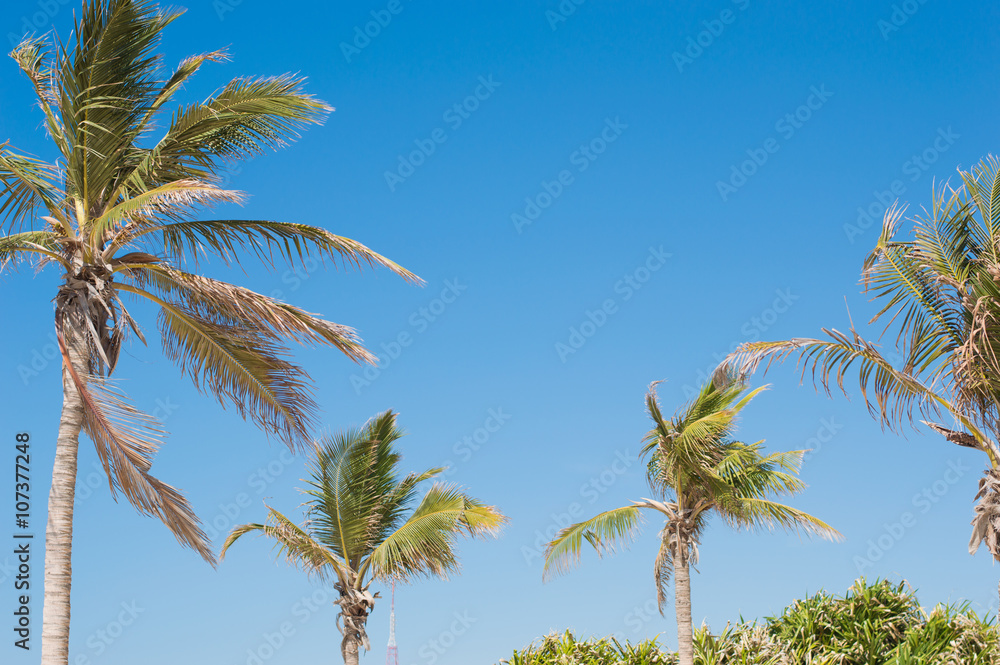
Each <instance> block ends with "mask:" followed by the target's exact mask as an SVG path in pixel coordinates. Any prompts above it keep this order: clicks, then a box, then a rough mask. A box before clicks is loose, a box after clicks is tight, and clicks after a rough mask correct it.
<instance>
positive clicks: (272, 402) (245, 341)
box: [0, 0, 420, 560]
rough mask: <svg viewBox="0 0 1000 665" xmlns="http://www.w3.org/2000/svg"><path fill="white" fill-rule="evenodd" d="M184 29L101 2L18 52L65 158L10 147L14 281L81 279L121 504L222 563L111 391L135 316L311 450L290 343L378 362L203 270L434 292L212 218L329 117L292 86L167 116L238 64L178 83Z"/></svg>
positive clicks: (4, 187)
mask: <svg viewBox="0 0 1000 665" xmlns="http://www.w3.org/2000/svg"><path fill="white" fill-rule="evenodd" d="M181 13H182V12H181V11H179V10H173V9H160V8H159V7H158V6H157V5H156V4H155V3H154V2H151V1H150V0H87V1H86V2H85V3H84V7H83V11H82V12H81V14H80V15H79V16H78V17H77V19H76V22H75V30H74V33H73V35H72V37H71V39H69V40H68V41H66V42H62V41H59V40H57V39H54V38H53V39H52V40H49V39H47V38H46V37H39V38H36V37H30V38H26V39H25V40H24V41H23V42H21V44H20V45H18V46H17V47H16V48H15V49H14V50H13V52H12V53H11V56H12V57H13V58H14V60H15V61H16V62H17V64H18V66H19V67H20V69H21V71H22V72H23V73H24V74H25V76H26V77H27V79H28V82H29V84H30V85H31V86H32V89H33V91H34V93H35V96H36V98H37V103H38V106H39V108H40V110H41V112H42V115H43V116H44V121H45V127H46V130H47V132H48V135H49V137H50V138H51V139H52V142H53V143H54V144H55V150H54V151H53V156H52V157H51V158H50V159H48V160H45V159H39V158H36V157H33V156H30V155H27V154H25V153H23V152H22V151H18V150H16V149H15V148H13V147H12V146H11V145H10V144H9V142H5V143H0V271H9V270H12V269H17V268H19V267H22V266H26V265H34V266H36V267H38V268H44V267H47V266H49V265H57V266H59V267H61V268H62V270H63V271H64V272H65V278H64V283H63V285H62V287H61V288H60V292H59V294H58V296H57V298H56V331H57V337H58V338H59V340H60V347H61V350H62V353H63V357H64V360H65V362H66V364H67V365H68V366H70V371H71V373H72V379H73V381H74V383H75V385H76V388H77V390H78V391H79V392H80V394H81V396H82V397H83V400H84V405H85V421H84V429H85V431H86V432H87V434H88V435H89V437H90V438H91V439H92V440H93V442H94V444H95V446H96V448H97V452H98V454H99V457H100V459H101V462H102V464H103V465H104V468H105V470H106V471H107V473H108V478H109V484H110V487H111V490H112V492H113V493H115V492H117V491H121V492H123V493H124V494H125V496H126V498H127V499H128V500H129V501H130V502H131V503H132V504H133V505H135V506H136V507H137V508H138V509H139V510H140V511H141V512H143V513H146V514H152V515H157V516H158V517H160V518H161V519H162V520H163V521H164V522H165V523H166V524H167V525H168V526H169V527H170V528H171V529H172V530H173V532H174V534H175V536H177V538H178V539H179V540H180V541H181V542H182V543H184V544H186V545H189V546H191V547H194V548H196V549H197V550H198V551H199V552H200V553H201V554H202V556H204V557H205V558H206V559H209V560H212V555H211V551H210V547H209V545H208V543H207V537H206V536H205V534H204V532H203V531H202V529H201V528H200V526H199V523H198V520H197V518H196V517H195V516H194V514H193V512H192V511H191V508H190V506H189V505H188V504H187V502H186V500H185V499H184V497H183V496H182V495H181V494H180V493H179V492H178V491H177V490H175V489H174V488H172V487H170V486H169V485H165V484H163V483H161V482H160V481H158V480H157V479H155V478H153V477H152V476H151V475H150V474H149V469H150V467H151V464H152V459H153V455H154V453H155V451H156V449H157V447H158V445H159V443H160V438H161V436H162V434H163V433H162V432H161V431H160V430H159V429H158V427H157V424H156V422H155V421H154V420H153V419H152V418H150V417H149V416H147V415H145V414H143V413H141V412H139V411H138V410H137V409H136V408H135V407H133V406H132V404H131V403H130V402H129V400H128V399H127V397H126V396H125V395H124V394H123V393H121V392H120V391H119V390H118V389H117V388H116V387H115V385H114V384H113V383H112V382H111V380H110V376H111V374H112V373H113V371H114V369H115V366H116V363H117V360H118V356H119V353H120V351H121V348H122V346H123V345H124V344H125V343H126V342H127V340H128V338H129V337H130V335H135V336H136V337H138V338H139V340H140V341H142V342H143V343H145V337H144V335H143V333H142V330H141V328H140V326H139V324H138V323H137V322H136V321H135V319H133V317H132V316H131V314H130V312H129V309H128V308H127V307H126V304H128V305H129V306H131V305H132V304H133V303H135V302H147V303H152V304H153V305H154V306H156V307H157V308H158V310H159V318H158V326H159V331H160V336H161V340H162V344H163V351H164V353H165V354H166V355H167V356H168V357H169V358H170V359H171V360H173V361H174V362H175V363H176V364H177V365H178V367H179V368H180V369H181V372H182V373H183V374H185V375H187V376H188V377H189V378H190V379H191V380H192V381H193V382H194V384H195V385H196V386H197V387H198V388H199V389H200V390H202V391H204V392H207V393H209V394H211V395H212V396H214V397H215V398H216V399H218V400H219V402H220V403H221V404H222V405H223V406H230V407H232V408H234V409H235V410H236V412H237V413H239V414H240V416H242V417H243V418H245V419H248V420H250V421H251V422H253V423H254V424H256V425H258V426H259V427H261V428H262V429H263V430H264V431H265V432H266V433H267V434H268V435H270V436H274V437H276V438H278V439H280V440H281V441H283V442H285V443H286V444H288V445H289V446H297V445H301V444H302V443H304V442H305V441H307V440H308V437H309V431H310V429H311V427H312V426H313V425H314V419H315V414H316V404H315V402H314V401H313V399H312V396H311V386H312V384H311V380H310V378H309V376H308V375H307V374H306V373H305V372H304V371H303V370H302V369H301V368H300V367H298V366H297V365H295V364H294V363H292V362H291V361H290V359H289V348H288V344H289V343H290V342H295V343H304V344H316V345H327V346H332V347H334V348H337V349H339V350H340V351H342V352H343V353H344V354H346V355H347V356H348V357H349V358H351V359H352V360H354V361H358V362H372V361H374V356H372V354H370V353H369V352H368V351H367V350H366V349H365V348H364V347H363V346H362V345H361V341H360V339H359V338H358V336H357V335H356V334H355V332H354V331H353V330H352V329H351V328H348V327H346V326H343V325H339V324H336V323H331V322H329V321H325V320H323V319H321V318H319V317H317V316H315V315H313V314H310V313H308V312H306V311H304V310H302V309H299V308H297V307H294V306H292V305H289V304H286V303H284V302H281V301H278V300H275V299H273V298H269V297H267V296H264V295H260V294H257V293H254V292H253V291H250V290H248V289H244V288H240V287H238V286H234V285H231V284H228V283H225V282H222V281H218V280H214V279H210V278H207V277H203V276H199V275H197V274H195V273H194V272H193V271H194V270H195V269H196V268H197V260H198V259H199V258H205V257H216V258H218V259H220V260H221V261H222V262H223V263H225V264H231V263H239V261H240V254H242V253H247V252H249V253H250V254H253V255H254V256H255V257H256V258H257V259H259V260H262V261H263V262H264V264H265V266H266V267H274V265H275V263H276V262H280V263H282V264H288V265H297V264H300V263H302V262H304V261H306V260H312V259H319V260H329V261H331V262H333V263H334V264H342V265H350V266H355V267H361V266H373V267H374V266H381V267H386V268H388V269H390V270H392V271H393V272H395V273H397V274H399V275H401V276H402V277H403V278H404V279H406V280H408V281H411V282H419V281H420V280H419V278H418V277H416V276H415V275H414V274H412V273H410V272H409V271H407V270H405V269H404V268H402V267H400V266H398V265H397V264H395V263H394V262H392V261H390V260H389V259H386V258H385V257H383V256H381V255H379V254H377V253H375V252H373V251H372V250H370V249H368V248H367V247H365V246H364V245H362V244H361V243H358V242H356V241H354V240H351V239H348V238H343V237H340V236H337V235H334V234H333V233H330V232H329V231H327V230H326V229H323V228H320V227H317V226H309V225H305V224H297V223H290V222H277V221H268V220H242V219H210V218H209V219H205V216H206V215H207V213H208V211H209V210H210V209H211V208H212V207H213V206H216V205H220V204H228V203H239V202H241V201H242V200H243V196H242V194H241V193H240V192H237V191H231V190H227V189H223V188H222V187H221V183H222V178H221V177H220V175H219V174H220V172H221V170H222V169H223V168H224V167H225V166H226V165H227V164H232V163H234V162H236V161H239V160H243V159H248V158H251V157H254V156H256V155H259V154H262V153H263V152H264V151H266V150H268V149H277V148H279V147H282V146H284V145H286V144H287V143H289V142H290V141H292V140H293V139H294V138H296V136H297V132H298V131H299V130H301V129H302V128H304V127H305V126H307V125H310V124H317V123H319V122H321V121H322V119H323V117H324V116H325V115H326V114H327V113H328V112H329V111H330V110H331V108H330V107H329V106H328V105H327V104H325V103H324V102H322V101H319V100H317V99H315V98H314V97H313V96H311V95H309V94H307V93H306V92H305V91H304V88H303V84H304V79H302V78H299V77H295V76H288V75H284V76H276V77H263V78H237V79H234V80H233V81H231V82H230V83H228V84H227V85H225V86H224V87H223V88H222V89H221V90H219V91H218V92H216V93H215V94H213V95H211V96H209V97H208V98H207V99H205V100H204V101H202V102H197V103H192V104H188V105H185V106H181V107H178V108H176V109H173V110H172V111H170V110H168V104H169V103H170V102H171V100H172V98H173V97H174V95H175V94H176V93H177V92H178V90H180V89H181V87H182V86H183V85H184V84H185V82H187V81H188V80H189V79H190V78H191V77H192V76H193V75H194V74H195V73H196V72H198V70H199V69H200V68H201V67H202V66H203V65H205V64H207V63H209V62H218V61H222V60H225V59H227V57H228V56H227V54H226V53H225V52H224V51H214V52H210V53H205V54H201V55H197V56H192V57H190V58H187V59H185V60H184V61H183V62H181V63H180V65H179V66H178V67H177V68H176V69H175V70H174V71H173V73H171V74H170V75H169V76H166V77H165V78H164V77H163V75H162V74H161V72H162V71H164V70H162V69H161V56H160V55H159V54H158V53H157V48H158V46H159V43H160V38H161V35H162V32H163V30H164V28H166V26H167V25H169V24H170V23H172V22H173V21H174V20H176V19H177V18H178V17H179V16H180V15H181ZM79 338H82V342H81V343H82V344H83V345H84V355H85V356H87V357H88V358H87V362H86V365H87V366H86V367H83V368H76V367H72V363H70V362H69V354H68V351H67V345H68V344H69V343H70V342H71V341H72V339H79Z"/></svg>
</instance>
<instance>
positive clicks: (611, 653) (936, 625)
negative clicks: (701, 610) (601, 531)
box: [500, 578, 1000, 665]
mask: <svg viewBox="0 0 1000 665" xmlns="http://www.w3.org/2000/svg"><path fill="white" fill-rule="evenodd" d="M694 656H695V658H694V662H695V665H1000V628H998V626H997V625H996V623H995V622H994V620H993V619H991V618H988V617H987V618H980V617H979V616H977V615H976V613H975V612H973V611H972V610H971V609H969V606H968V604H965V605H961V606H957V607H956V606H938V607H935V608H934V609H933V610H932V611H931V612H930V613H929V614H928V613H925V612H924V611H923V610H922V609H921V608H920V605H919V603H918V602H917V599H916V597H915V596H914V594H913V592H912V591H910V590H909V589H908V588H907V585H906V583H905V582H903V583H900V584H893V583H891V582H888V581H886V580H876V581H875V582H873V583H871V584H869V583H867V582H866V581H865V580H864V578H862V579H859V580H857V581H856V582H855V583H854V584H853V585H852V586H851V588H850V589H848V591H847V593H846V594H844V596H842V597H837V596H832V595H830V594H828V593H825V592H822V591H821V592H819V593H817V594H815V595H813V596H811V597H809V598H807V599H805V600H797V601H795V602H794V603H792V604H791V605H789V606H788V607H787V608H785V610H784V611H783V612H782V613H781V615H780V616H777V617H768V618H767V619H766V620H765V622H764V623H763V624H757V623H756V622H754V623H749V624H748V623H740V624H736V625H730V624H727V625H726V627H725V628H724V629H723V630H722V631H721V632H720V633H718V634H712V632H711V631H710V630H709V628H708V626H702V627H701V628H699V629H697V630H696V631H694ZM500 662H501V663H506V664H508V665H653V664H655V665H675V664H676V663H677V655H676V654H674V653H671V652H665V651H662V650H661V649H660V647H659V645H658V644H657V641H656V640H647V641H645V642H640V643H638V644H636V645H632V644H630V643H629V642H626V643H625V644H624V645H623V644H622V643H621V642H619V641H618V640H617V639H615V638H614V637H605V638H601V639H592V640H585V641H580V640H577V639H576V638H575V637H574V636H573V634H572V633H570V632H569V631H566V633H564V634H563V635H561V636H559V635H549V636H547V637H545V638H544V639H543V640H542V641H541V643H540V644H538V645H537V646H536V645H532V646H529V647H527V648H526V649H524V650H523V651H515V652H514V655H513V656H512V657H511V658H510V660H505V661H500Z"/></svg>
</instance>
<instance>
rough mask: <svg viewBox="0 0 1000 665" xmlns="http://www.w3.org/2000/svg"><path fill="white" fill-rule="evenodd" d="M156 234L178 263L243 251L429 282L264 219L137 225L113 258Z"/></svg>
mask: <svg viewBox="0 0 1000 665" xmlns="http://www.w3.org/2000/svg"><path fill="white" fill-rule="evenodd" d="M152 233H155V234H157V235H159V236H160V238H161V239H162V247H163V249H164V251H165V252H166V254H167V255H168V256H170V257H172V258H174V259H175V260H177V261H178V262H183V261H185V260H197V257H198V254H199V253H200V252H204V251H206V250H207V251H211V252H212V253H213V254H215V255H216V256H218V257H219V258H221V259H222V260H223V261H225V262H226V263H227V265H228V264H230V263H231V262H237V263H238V261H239V259H238V256H239V251H238V250H251V251H252V252H254V253H255V254H256V256H257V257H258V258H259V259H261V260H262V261H264V262H266V263H269V264H270V263H272V262H273V260H274V256H275V254H277V256H278V257H279V259H281V260H282V261H284V262H286V263H288V264H289V265H295V264H296V263H300V264H302V263H303V262H304V261H305V260H306V259H310V258H312V257H314V256H315V257H317V258H318V259H319V260H326V259H329V260H331V261H332V262H333V263H334V265H336V264H338V263H340V264H343V265H344V266H345V267H346V266H353V267H356V268H359V269H360V268H362V267H363V266H365V265H367V266H369V267H372V268H376V267H381V268H388V269H389V270H391V271H392V272H394V273H396V274H397V275H399V276H401V277H402V278H403V279H405V280H406V281H408V282H411V283H414V284H421V283H423V280H421V279H420V278H419V277H417V276H416V275H414V274H413V273H411V272H410V271H409V270H406V269H405V268H403V267H401V266H399V265H398V264H396V263H395V262H394V261H391V260H389V259H387V258H386V257H384V256H382V255H380V254H378V253H376V252H374V251H372V250H370V249H368V248H367V247H365V246H364V245H363V244H361V243H360V242H357V241H355V240H351V239H350V238H344V237H342V236H338V235H335V234H333V233H330V232H329V231H327V230H326V229H322V228H319V227H316V226H309V225H307V224H292V223H288V222H273V221H260V220H238V219H237V220H234V219H229V220H211V221H184V222H176V223H172V224H155V223H154V224H148V225H139V224H137V225H135V226H134V227H133V228H131V229H129V230H128V231H127V232H126V233H123V234H121V235H120V236H119V237H118V238H116V239H115V241H114V242H113V243H112V244H111V245H109V249H108V252H109V255H110V253H111V252H114V251H117V250H118V249H119V248H121V247H124V246H125V245H127V244H129V243H132V242H134V241H136V240H138V239H139V238H142V237H143V236H146V235H149V234H152Z"/></svg>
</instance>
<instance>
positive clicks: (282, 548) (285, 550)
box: [219, 506, 349, 584]
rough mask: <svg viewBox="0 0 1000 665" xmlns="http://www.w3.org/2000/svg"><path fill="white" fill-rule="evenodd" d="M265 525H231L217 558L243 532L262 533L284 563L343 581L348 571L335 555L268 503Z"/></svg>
mask: <svg viewBox="0 0 1000 665" xmlns="http://www.w3.org/2000/svg"><path fill="white" fill-rule="evenodd" d="M267 510H268V513H267V524H241V525H240V526H237V527H235V528H233V530H232V531H231V532H230V533H229V535H228V536H227V537H226V541H225V542H224V543H223V545H222V550H221V551H220V552H219V561H222V560H223V559H225V556H226V552H228V551H229V548H230V547H232V546H233V543H235V542H236V541H237V540H239V539H240V538H241V537H243V536H245V535H246V534H248V533H249V534H255V535H258V536H265V537H267V538H270V539H271V540H273V541H274V547H275V548H276V549H277V554H276V556H277V557H279V558H283V559H284V560H285V561H286V563H288V564H289V565H292V566H294V567H296V568H299V569H301V570H303V571H305V572H306V573H307V574H309V575H312V576H315V577H317V578H318V579H327V578H328V576H329V575H330V573H333V575H334V576H335V577H336V578H337V581H338V582H340V583H341V584H345V583H346V582H347V580H348V578H349V573H348V570H347V568H346V566H345V565H344V562H343V561H341V560H340V559H339V558H338V557H337V555H336V554H334V553H333V552H331V551H330V550H328V549H327V548H326V547H324V546H323V544H322V543H320V542H319V541H317V540H315V539H314V538H313V537H312V536H310V535H309V534H308V533H306V532H305V531H304V530H303V529H302V528H300V527H299V526H298V525H296V524H295V522H293V521H292V520H290V519H289V518H288V517H286V516H285V515H284V514H283V513H281V512H279V511H277V510H275V509H274V508H271V507H270V506H267Z"/></svg>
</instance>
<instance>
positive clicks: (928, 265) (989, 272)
mask: <svg viewBox="0 0 1000 665" xmlns="http://www.w3.org/2000/svg"><path fill="white" fill-rule="evenodd" d="M959 175H960V176H961V179H962V183H963V184H962V186H961V187H959V188H957V189H955V188H952V187H950V186H949V185H947V184H946V185H944V186H943V187H942V188H941V189H940V190H934V191H933V192H932V205H931V208H930V210H925V211H924V214H922V215H916V216H913V217H911V218H909V220H908V221H910V222H912V224H913V239H912V240H901V239H898V238H897V236H898V235H899V232H900V227H901V225H902V222H903V221H904V215H905V208H900V207H897V206H893V207H892V208H890V209H889V210H888V211H887V212H886V214H885V219H884V222H883V226H882V233H881V235H880V237H879V238H878V241H877V242H876V245H875V249H873V250H872V252H871V254H870V255H869V256H868V258H867V259H866V260H865V263H864V269H863V273H862V275H863V283H864V285H865V290H866V291H870V292H873V293H874V296H875V299H876V300H880V301H881V303H882V305H881V309H879V311H878V312H877V313H876V314H875V316H874V317H873V318H872V320H871V321H870V323H875V322H877V321H879V320H880V319H882V318H883V317H884V318H886V319H888V322H887V323H886V326H885V331H886V332H887V331H888V329H889V328H890V327H892V326H893V324H896V325H897V326H898V330H897V331H896V333H895V335H894V336H895V339H896V349H895V351H891V352H888V353H886V352H883V351H882V350H881V349H880V347H879V345H878V344H875V343H873V342H870V341H867V340H865V339H863V338H862V337H861V335H859V334H858V332H857V331H856V330H855V329H854V325H853V323H852V324H851V327H850V332H849V333H847V334H845V333H843V332H840V331H838V330H836V329H832V330H827V329H824V330H823V332H824V333H825V334H826V335H827V337H828V339H812V338H796V339H791V340H785V341H775V342H752V343H748V344H744V345H742V346H741V347H739V348H738V349H737V350H736V351H734V352H733V353H732V354H731V355H730V356H729V357H728V358H726V360H725V361H724V362H723V364H722V366H720V370H721V371H722V372H723V373H726V374H729V373H734V372H735V373H737V374H740V375H741V376H748V375H749V374H751V373H753V372H754V371H756V370H757V368H758V367H760V366H761V364H762V363H763V364H764V366H765V367H767V366H769V365H770V363H771V362H773V361H775V360H778V361H782V360H784V359H786V358H787V357H789V356H791V355H797V356H798V359H799V361H800V363H801V364H802V369H803V373H804V372H805V370H806V369H811V371H812V374H813V377H814V379H815V381H816V383H817V384H818V385H822V386H823V388H824V389H825V390H826V392H827V393H828V394H829V392H830V386H831V379H833V378H835V379H836V384H837V386H838V387H839V388H840V389H841V390H844V392H845V394H846V389H844V377H845V375H846V374H847V373H848V371H849V370H850V368H851V366H852V365H854V366H855V367H856V368H857V370H858V384H859V386H860V388H861V393H862V396H863V397H864V399H865V402H866V404H867V406H868V410H869V412H870V413H871V414H872V415H873V416H874V417H876V418H878V419H879V420H880V421H881V422H882V424H883V425H885V426H886V427H888V428H890V429H892V430H895V431H898V430H899V429H900V428H901V427H902V426H903V425H904V423H907V422H908V423H910V424H913V421H914V416H915V414H917V413H919V414H920V415H922V416H923V417H924V418H927V419H928V420H924V421H922V422H923V423H924V424H925V425H927V426H928V427H929V428H930V429H932V430H934V431H935V432H937V433H938V434H941V435H942V436H944V438H945V440H947V441H950V442H952V443H955V444H957V445H959V446H963V447H967V448H973V449H976V450H979V451H981V452H982V453H984V454H985V455H986V457H987V460H988V462H989V468H988V469H987V470H986V472H985V476H984V477H983V478H982V479H981V480H980V484H979V493H978V494H977V496H976V498H977V499H979V500H980V501H979V504H978V505H977V506H976V509H975V517H974V519H973V522H972V523H973V532H972V539H971V541H970V542H969V553H970V554H975V553H976V551H977V550H978V549H979V547H980V545H982V544H983V543H985V544H986V548H987V550H988V551H989V552H990V554H992V555H993V558H994V559H996V560H997V561H1000V161H998V160H997V159H996V158H994V157H990V158H988V159H986V160H983V161H981V162H980V163H979V164H977V165H976V166H975V167H973V168H972V169H971V170H969V171H959ZM942 414H947V415H948V416H950V417H951V419H952V421H953V422H952V423H947V424H941V423H939V422H933V421H932V420H931V419H933V420H939V419H940V416H941V415H942Z"/></svg>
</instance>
